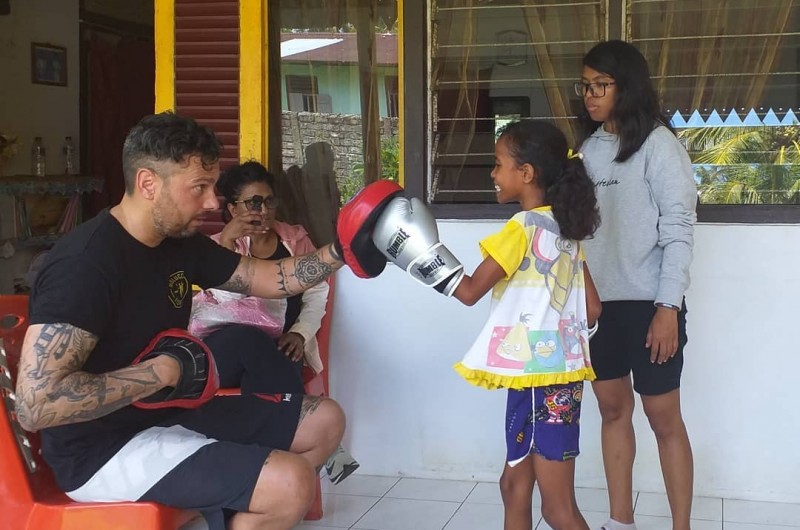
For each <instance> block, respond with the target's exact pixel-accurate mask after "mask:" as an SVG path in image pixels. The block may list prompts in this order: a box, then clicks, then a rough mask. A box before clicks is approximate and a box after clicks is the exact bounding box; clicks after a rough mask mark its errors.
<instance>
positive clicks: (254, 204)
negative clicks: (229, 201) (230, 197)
mask: <svg viewBox="0 0 800 530" xmlns="http://www.w3.org/2000/svg"><path fill="white" fill-rule="evenodd" d="M279 202H280V201H279V200H278V198H277V197H276V196H274V195H270V196H269V197H262V196H261V195H253V196H252V197H250V198H248V199H241V200H238V201H233V204H239V203H243V204H244V205H245V206H246V207H247V209H248V210H251V211H254V212H260V211H261V209H262V208H266V209H267V210H274V209H275V208H277V207H278V203H279Z"/></svg>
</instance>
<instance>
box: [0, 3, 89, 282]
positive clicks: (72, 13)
mask: <svg viewBox="0 0 800 530" xmlns="http://www.w3.org/2000/svg"><path fill="white" fill-rule="evenodd" d="M78 39H79V33H78V0H25V1H22V2H20V1H12V2H11V14H10V15H8V16H0V72H2V73H0V102H1V103H0V132H4V133H12V134H16V135H17V136H19V138H20V140H21V142H22V145H21V147H20V151H19V153H18V154H17V155H16V156H15V157H14V158H13V159H11V160H10V161H9V162H8V163H7V164H6V165H5V166H4V168H3V170H2V171H3V174H6V175H15V174H29V173H30V172H31V156H30V152H31V144H32V142H33V138H34V137H35V136H41V137H42V139H43V141H44V144H45V148H46V149H47V172H48V173H58V172H61V171H63V169H64V166H63V164H64V162H63V159H62V154H61V147H62V145H63V143H64V137H66V136H72V139H73V142H75V146H76V148H77V149H80V117H79V116H80V114H79V110H80V109H79V98H78V89H79V85H80V82H79V75H78V74H79V52H78V42H79V41H78ZM31 42H40V43H48V44H53V45H56V46H63V47H65V48H67V76H68V79H67V86H66V87H61V86H47V85H35V84H33V83H31ZM13 226H14V225H13V202H12V200H11V198H10V197H7V196H4V195H0V243H2V242H3V241H4V240H5V239H7V238H10V237H13V236H14V229H13ZM33 254H34V251H33V250H30V249H23V250H19V251H18V252H17V253H16V255H15V256H14V257H13V258H10V259H6V258H0V293H9V292H12V289H13V287H12V285H13V278H15V277H22V276H24V274H25V272H26V271H27V269H28V264H29V262H30V259H31V257H32V256H33Z"/></svg>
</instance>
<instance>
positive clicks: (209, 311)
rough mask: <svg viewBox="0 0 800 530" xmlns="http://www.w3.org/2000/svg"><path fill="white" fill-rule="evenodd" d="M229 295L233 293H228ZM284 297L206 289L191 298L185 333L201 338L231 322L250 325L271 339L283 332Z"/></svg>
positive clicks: (284, 316)
mask: <svg viewBox="0 0 800 530" xmlns="http://www.w3.org/2000/svg"><path fill="white" fill-rule="evenodd" d="M232 294H233V296H231V295H232ZM285 321H286V300H283V299H277V300H272V299H267V298H258V297H255V296H241V295H235V293H228V292H227V291H219V290H217V289H209V290H208V291H202V292H200V293H198V294H196V295H195V296H194V298H193V299H192V316H191V319H190V321H189V333H191V334H192V335H194V336H195V337H199V338H203V337H205V336H206V335H208V334H209V333H211V332H212V331H216V330H218V329H220V328H222V327H225V326H229V325H231V324H245V325H248V326H254V327H256V328H258V329H260V330H262V331H264V332H266V333H267V335H269V336H270V337H272V338H278V337H280V336H281V335H282V334H283V325H284V323H285Z"/></svg>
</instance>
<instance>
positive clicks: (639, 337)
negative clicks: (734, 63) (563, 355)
mask: <svg viewBox="0 0 800 530" xmlns="http://www.w3.org/2000/svg"><path fill="white" fill-rule="evenodd" d="M575 89H576V92H577V93H578V94H579V95H580V96H582V97H583V102H584V106H585V112H584V113H583V114H582V116H581V117H580V123H581V125H582V126H583V134H584V138H585V139H584V141H583V144H582V146H581V152H582V153H583V154H584V157H585V158H584V163H585V164H586V168H587V171H588V172H589V176H590V177H591V178H592V180H593V181H594V182H595V184H596V186H597V201H598V205H599V207H600V214H601V215H602V217H603V225H602V226H601V227H600V228H599V229H598V231H597V233H596V234H595V237H594V238H593V239H592V240H591V241H587V243H586V258H587V261H588V263H589V265H590V266H591V268H592V272H593V273H594V279H595V281H596V282H597V290H598V291H599V293H600V298H601V300H602V303H603V316H602V317H601V318H600V328H599V331H598V332H597V335H596V336H595V337H594V339H593V340H592V361H593V363H594V369H595V371H596V373H597V381H595V382H594V383H593V384H592V388H593V390H594V393H595V394H596V396H597V401H598V404H599V406H600V415H601V417H602V446H603V461H604V464H605V471H606V481H607V483H608V493H609V498H610V504H611V519H610V520H609V522H608V523H606V524H605V525H604V526H603V527H602V528H604V529H605V530H634V529H635V528H636V526H635V525H634V521H633V502H632V474H633V473H632V471H633V458H634V454H635V447H636V442H635V438H634V432H633V422H632V416H633V408H634V397H633V391H634V390H635V391H636V392H637V393H638V394H640V395H641V399H642V405H643V407H644V412H645V414H646V415H647V418H648V420H649V422H650V427H651V428H652V430H653V432H654V433H655V436H656V441H657V442H658V452H659V457H660V460H661V469H662V473H663V476H664V482H665V483H666V490H667V497H668V499H669V505H670V509H671V511H672V528H673V530H689V516H690V512H691V503H692V450H691V447H690V445H689V437H688V435H687V434H686V427H685V426H684V423H683V419H682V417H681V409H680V391H679V387H680V380H681V371H682V368H683V347H684V345H685V344H686V306H685V305H684V303H683V295H684V292H685V291H686V288H687V287H688V286H689V264H690V263H691V260H692V247H693V229H694V222H695V205H696V203H697V190H696V187H695V181H694V177H693V172H692V167H691V163H690V161H689V156H688V155H687V154H686V151H685V149H684V148H683V146H682V145H681V144H680V142H678V140H677V138H675V135H674V133H673V131H672V129H671V128H670V126H669V122H668V120H667V118H666V117H665V116H664V115H663V114H662V113H661V109H660V107H659V104H658V98H657V96H656V92H655V90H654V89H653V86H652V83H651V82H650V76H649V73H648V68H647V62H646V61H645V59H644V57H642V54H641V53H639V51H638V50H637V49H636V48H635V47H633V46H632V45H630V44H628V43H626V42H622V41H608V42H603V43H600V44H598V45H596V46H595V47H594V48H592V49H591V50H590V51H589V53H587V54H586V56H585V57H584V58H583V72H582V74H581V81H580V82H578V83H576V84H575ZM631 373H633V382H632V383H631Z"/></svg>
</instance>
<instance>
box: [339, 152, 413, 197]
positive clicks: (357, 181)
mask: <svg viewBox="0 0 800 530" xmlns="http://www.w3.org/2000/svg"><path fill="white" fill-rule="evenodd" d="M364 177H365V175H364V163H363V162H359V163H358V164H355V165H354V166H353V171H352V172H351V173H350V174H349V175H347V176H345V177H344V179H343V180H342V181H341V182H340V183H339V194H340V195H341V197H342V204H344V203H346V202H347V201H349V200H350V199H351V198H352V197H353V195H355V194H356V193H358V191H359V190H360V189H361V188H363V187H364V182H365V178H364ZM399 178H400V142H399V141H398V140H397V138H395V137H392V138H384V139H382V140H381V174H380V176H379V177H378V180H391V181H393V182H397V181H398V179H399Z"/></svg>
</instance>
